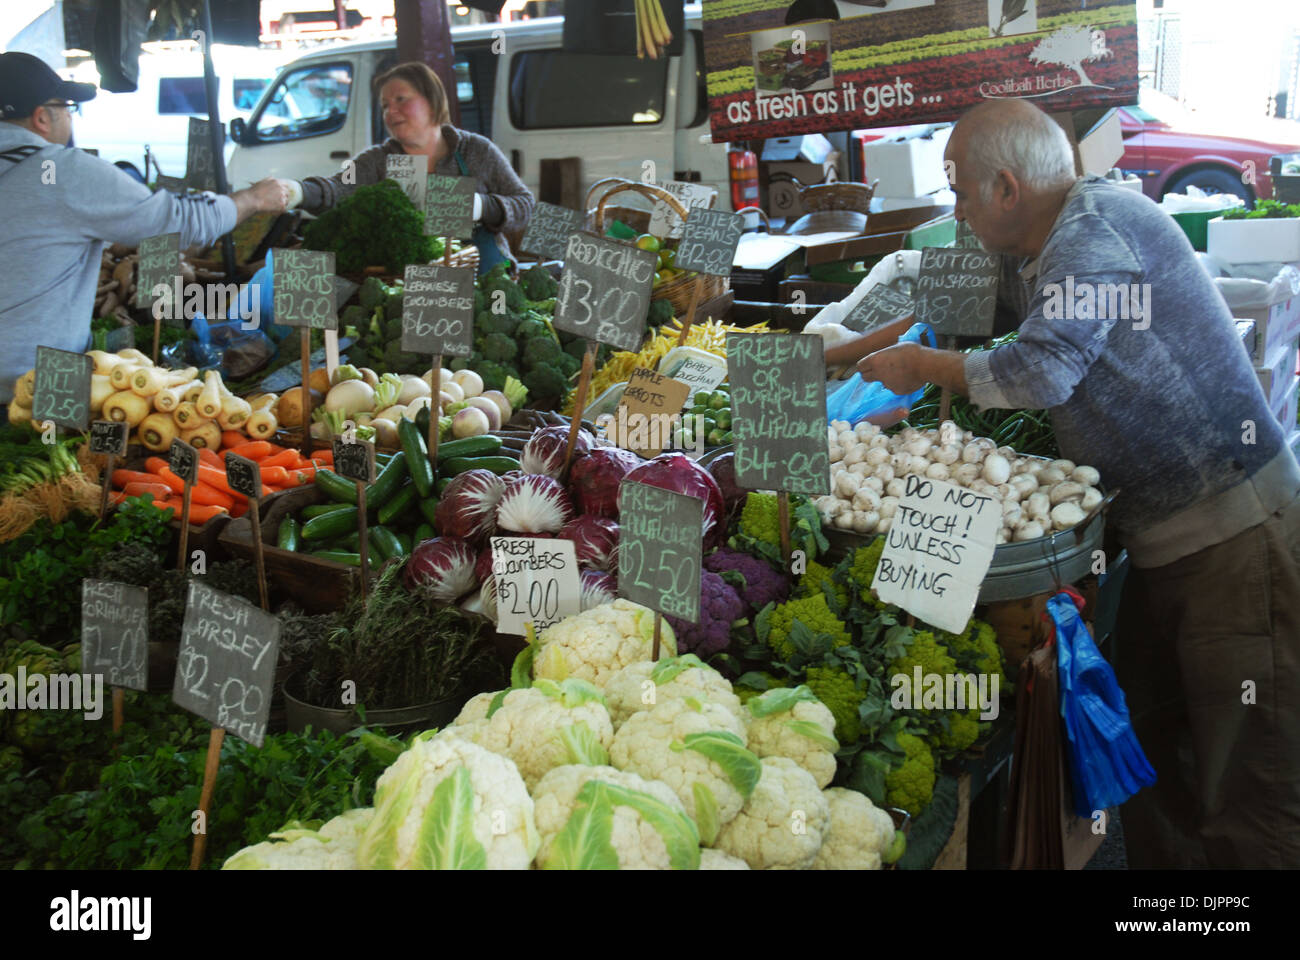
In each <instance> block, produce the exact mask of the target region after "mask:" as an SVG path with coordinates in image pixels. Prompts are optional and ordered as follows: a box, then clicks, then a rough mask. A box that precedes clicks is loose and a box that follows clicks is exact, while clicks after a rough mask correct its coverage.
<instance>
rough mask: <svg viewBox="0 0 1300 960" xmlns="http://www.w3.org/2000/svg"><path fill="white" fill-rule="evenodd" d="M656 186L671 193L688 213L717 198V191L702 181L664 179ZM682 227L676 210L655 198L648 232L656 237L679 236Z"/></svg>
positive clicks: (709, 203)
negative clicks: (690, 181) (688, 181)
mask: <svg viewBox="0 0 1300 960" xmlns="http://www.w3.org/2000/svg"><path fill="white" fill-rule="evenodd" d="M658 186H659V188H660V189H662V190H666V191H668V192H669V193H671V194H672V195H673V196H674V197H675V198H676V199H677V202H678V203H680V204H681V205H682V206H683V207H685V208H686V210H687V212H688V213H689V212H690V211H691V210H694V209H695V208H696V207H711V206H713V203H714V201H715V200H717V198H718V191H717V190H716V189H714V188H713V187H710V186H707V185H705V184H703V183H687V182H685V181H683V180H665V181H664V182H663V183H660V184H658ZM683 227H684V224H683V222H682V218H681V217H679V216H678V215H677V211H676V210H674V209H673V208H672V207H670V206H668V204H667V203H666V202H664V201H663V200H661V199H659V198H656V199H655V201H654V205H653V206H652V207H651V208H650V228H649V232H650V233H652V234H653V235H654V236H656V237H680V236H681V235H682V229H683Z"/></svg>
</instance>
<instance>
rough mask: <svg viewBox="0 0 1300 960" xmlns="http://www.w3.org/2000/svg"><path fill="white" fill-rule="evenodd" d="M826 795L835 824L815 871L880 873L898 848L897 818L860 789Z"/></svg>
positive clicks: (835, 790) (840, 789)
mask: <svg viewBox="0 0 1300 960" xmlns="http://www.w3.org/2000/svg"><path fill="white" fill-rule="evenodd" d="M822 795H823V796H825V797H826V801H827V803H828V804H829V806H830V813H831V824H830V828H829V829H828V830H827V831H826V836H825V838H824V840H823V842H822V848H821V850H820V851H819V852H818V853H817V859H816V860H814V861H813V864H812V869H814V870H879V869H880V868H881V861H882V858H883V857H884V856H885V855H886V854H888V853H889V851H890V848H891V847H893V845H894V818H893V817H891V816H890V815H889V814H888V812H886V811H884V810H881V809H880V808H879V807H877V806H876V805H875V804H874V803H872V802H871V800H870V799H869V798H868V797H867V796H866V794H862V793H858V791H856V790H846V789H844V788H843V787H831V788H829V789H827V790H823V791H822Z"/></svg>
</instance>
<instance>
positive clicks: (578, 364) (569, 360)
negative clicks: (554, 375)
mask: <svg viewBox="0 0 1300 960" xmlns="http://www.w3.org/2000/svg"><path fill="white" fill-rule="evenodd" d="M555 365H556V366H557V367H559V368H560V373H562V374H564V376H565V377H567V378H572V377H573V375H574V374H575V373H577V372H578V371H579V370H581V369H582V361H581V360H579V359H578V358H577V357H574V356H570V355H569V354H567V353H562V354H560V355H559V356H558V357H557V358H556V360H555Z"/></svg>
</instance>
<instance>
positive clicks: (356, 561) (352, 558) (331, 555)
mask: <svg viewBox="0 0 1300 960" xmlns="http://www.w3.org/2000/svg"><path fill="white" fill-rule="evenodd" d="M311 555H312V556H313V557H318V558H320V559H321V560H330V561H333V562H334V563H342V564H346V565H347V566H349V567H359V566H361V554H359V553H349V552H348V551H346V550H313V551H312V554H311Z"/></svg>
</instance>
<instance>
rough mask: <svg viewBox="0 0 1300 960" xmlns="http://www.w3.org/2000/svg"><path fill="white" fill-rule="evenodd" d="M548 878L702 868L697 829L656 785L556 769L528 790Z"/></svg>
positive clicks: (668, 791) (601, 769)
mask: <svg viewBox="0 0 1300 960" xmlns="http://www.w3.org/2000/svg"><path fill="white" fill-rule="evenodd" d="M533 802H534V804H535V810H536V815H537V831H538V833H539V834H540V835H541V841H542V842H541V846H540V847H538V850H537V866H539V867H541V868H543V869H548V870H578V869H602V868H603V869H611V868H617V869H619V870H669V869H678V870H690V869H695V868H696V867H698V865H699V862H700V855H699V845H700V835H699V832H698V831H697V830H696V829H695V822H694V821H693V820H691V818H690V817H689V816H687V815H686V810H685V808H683V807H682V803H681V801H680V800H678V799H677V795H676V794H675V793H673V790H672V787H670V786H668V785H667V784H666V783H660V782H658V781H657V780H645V779H642V778H641V777H639V776H637V775H636V774H635V773H628V772H626V771H621V770H615V769H614V768H613V767H608V766H576V765H573V766H563V767H556V768H555V769H554V770H552V771H551V772H550V773H548V774H547V775H546V776H544V777H542V779H541V782H540V783H538V784H537V787H536V788H535V789H534V790H533Z"/></svg>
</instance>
